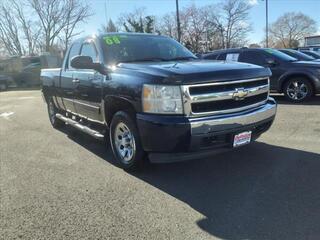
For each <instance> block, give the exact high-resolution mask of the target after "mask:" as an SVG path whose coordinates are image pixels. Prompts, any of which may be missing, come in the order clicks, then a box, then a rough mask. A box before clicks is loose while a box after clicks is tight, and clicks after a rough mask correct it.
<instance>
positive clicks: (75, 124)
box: [56, 113, 104, 140]
mask: <svg viewBox="0 0 320 240" xmlns="http://www.w3.org/2000/svg"><path fill="white" fill-rule="evenodd" d="M56 118H58V119H60V120H62V121H64V122H65V123H67V124H68V125H70V126H72V127H74V128H76V129H79V130H80V131H82V132H84V133H87V134H89V135H90V136H92V137H94V138H96V139H99V140H103V139H104V135H103V134H101V133H100V132H98V131H96V130H93V129H91V128H89V127H87V126H84V125H82V124H80V123H79V122H77V121H74V120H72V119H71V118H68V117H65V116H63V115H61V114H60V113H56Z"/></svg>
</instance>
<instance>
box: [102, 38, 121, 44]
mask: <svg viewBox="0 0 320 240" xmlns="http://www.w3.org/2000/svg"><path fill="white" fill-rule="evenodd" d="M121 38H124V36H107V37H104V38H103V40H104V41H105V43H106V44H107V45H114V44H120V43H121Z"/></svg>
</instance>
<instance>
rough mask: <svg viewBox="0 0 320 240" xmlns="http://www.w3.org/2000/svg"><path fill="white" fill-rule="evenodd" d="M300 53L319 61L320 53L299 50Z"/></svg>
mask: <svg viewBox="0 0 320 240" xmlns="http://www.w3.org/2000/svg"><path fill="white" fill-rule="evenodd" d="M301 52H302V53H304V54H307V55H309V56H311V57H313V58H315V59H320V53H318V52H315V51H310V50H301Z"/></svg>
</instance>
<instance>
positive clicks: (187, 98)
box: [181, 77, 270, 117]
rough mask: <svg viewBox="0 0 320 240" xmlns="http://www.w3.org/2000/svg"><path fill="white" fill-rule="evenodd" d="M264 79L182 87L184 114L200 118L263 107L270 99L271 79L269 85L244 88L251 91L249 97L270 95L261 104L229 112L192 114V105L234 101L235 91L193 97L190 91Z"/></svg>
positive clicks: (233, 109)
mask: <svg viewBox="0 0 320 240" xmlns="http://www.w3.org/2000/svg"><path fill="white" fill-rule="evenodd" d="M265 79H266V77H264V78H253V79H245V80H237V81H227V82H215V83H203V84H192V85H182V86H181V92H182V98H183V108H184V113H185V115H186V116H188V117H199V116H205V115H215V114H224V113H232V112H239V111H244V110H246V109H250V108H255V107H258V106H260V105H263V104H265V103H266V102H267V100H268V98H269V86H270V79H269V78H267V79H268V84H267V85H260V86H256V87H251V88H244V90H247V91H249V92H250V93H248V96H254V95H258V94H262V93H268V97H267V98H266V99H265V100H264V101H261V102H258V103H255V104H252V105H248V106H245V107H241V108H232V109H228V110H221V111H209V112H200V113H194V112H192V108H191V104H192V103H196V102H199V103H200V102H210V101H219V100H226V99H232V97H233V94H234V93H235V92H236V88H235V91H225V92H216V93H210V94H199V95H191V94H190V91H189V89H190V88H192V87H203V86H216V85H226V84H227V85H229V84H237V83H246V82H255V81H259V80H265Z"/></svg>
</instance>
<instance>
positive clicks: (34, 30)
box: [11, 0, 41, 55]
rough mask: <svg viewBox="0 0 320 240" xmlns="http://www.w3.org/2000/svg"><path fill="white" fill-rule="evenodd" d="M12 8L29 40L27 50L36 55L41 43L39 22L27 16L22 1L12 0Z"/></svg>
mask: <svg viewBox="0 0 320 240" xmlns="http://www.w3.org/2000/svg"><path fill="white" fill-rule="evenodd" d="M11 2H12V10H13V13H14V14H15V16H16V19H17V21H18V22H19V23H20V28H21V29H22V32H23V34H24V38H25V39H26V41H27V52H28V54H29V55H34V54H35V52H36V48H37V47H38V45H39V42H38V41H39V38H40V31H41V28H40V27H39V26H38V24H37V22H35V21H33V20H31V19H30V18H31V17H30V16H28V17H27V16H26V14H25V12H24V10H23V8H22V5H21V2H20V4H19V3H18V2H17V1H16V0H11Z"/></svg>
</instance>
